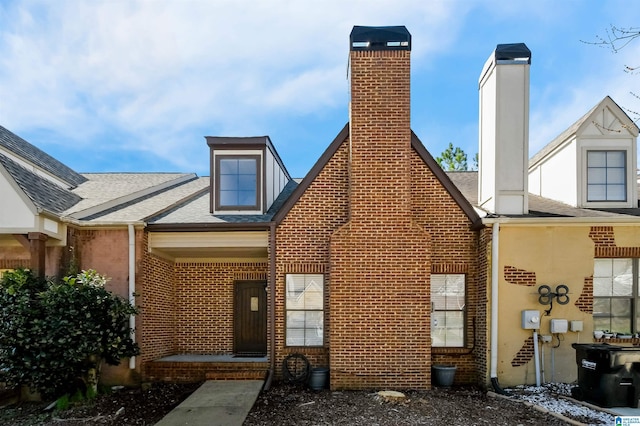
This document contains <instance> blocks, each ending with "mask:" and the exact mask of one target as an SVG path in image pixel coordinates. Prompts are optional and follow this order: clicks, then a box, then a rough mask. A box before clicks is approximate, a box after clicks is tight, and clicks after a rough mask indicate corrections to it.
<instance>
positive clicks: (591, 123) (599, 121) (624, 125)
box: [576, 96, 638, 137]
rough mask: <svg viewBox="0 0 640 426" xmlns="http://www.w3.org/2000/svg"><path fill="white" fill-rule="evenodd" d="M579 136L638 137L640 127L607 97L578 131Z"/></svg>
mask: <svg viewBox="0 0 640 426" xmlns="http://www.w3.org/2000/svg"><path fill="white" fill-rule="evenodd" d="M576 134H578V135H579V136H610V135H611V134H615V135H616V136H620V137H623V136H629V137H633V136H636V137H637V136H638V127H637V126H636V125H635V124H634V123H633V122H632V121H631V119H630V118H629V116H628V115H627V114H626V113H624V111H623V110H622V109H621V108H620V107H619V106H618V105H617V104H616V103H615V102H614V101H613V100H612V99H611V98H610V97H608V96H607V97H606V98H604V99H603V100H602V102H600V104H598V105H597V106H596V108H594V109H593V110H592V111H591V113H590V114H589V115H588V116H587V118H586V119H585V120H584V121H583V122H582V124H581V125H580V127H579V128H578V129H577V131H576Z"/></svg>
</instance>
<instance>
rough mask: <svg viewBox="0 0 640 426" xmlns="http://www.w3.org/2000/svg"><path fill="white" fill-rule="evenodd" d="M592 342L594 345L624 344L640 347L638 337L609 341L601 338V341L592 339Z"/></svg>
mask: <svg viewBox="0 0 640 426" xmlns="http://www.w3.org/2000/svg"><path fill="white" fill-rule="evenodd" d="M593 341H594V342H595V343H626V344H632V345H633V346H640V338H638V337H632V338H629V339H621V338H617V337H611V338H609V339H605V338H604V337H603V338H601V339H596V338H594V339H593Z"/></svg>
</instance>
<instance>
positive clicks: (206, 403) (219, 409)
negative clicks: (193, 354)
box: [156, 380, 264, 426]
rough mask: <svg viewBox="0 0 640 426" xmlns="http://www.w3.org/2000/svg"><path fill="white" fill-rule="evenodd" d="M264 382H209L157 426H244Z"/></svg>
mask: <svg viewBox="0 0 640 426" xmlns="http://www.w3.org/2000/svg"><path fill="white" fill-rule="evenodd" d="M263 384H264V382H263V381H262V380H209V381H206V382H204V383H203V384H202V386H200V387H199V388H198V389H197V390H196V391H195V392H194V393H192V394H191V395H190V396H189V397H188V398H187V399H185V400H184V401H183V402H182V404H180V405H178V406H177V407H176V408H174V409H173V411H171V412H170V413H169V414H167V416H166V417H165V418H163V419H162V420H160V421H159V422H158V423H156V426H178V425H190V426H199V425H203V426H241V425H242V423H243V422H244V420H245V418H246V417H247V414H249V411H250V410H251V407H253V404H254V403H255V402H256V398H258V394H260V391H261V390H262V385H263Z"/></svg>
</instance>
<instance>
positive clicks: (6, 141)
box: [0, 126, 87, 187]
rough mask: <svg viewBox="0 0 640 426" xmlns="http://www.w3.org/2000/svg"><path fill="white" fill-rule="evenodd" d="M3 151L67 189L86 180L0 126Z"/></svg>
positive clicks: (1, 149) (0, 140)
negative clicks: (61, 182) (62, 184)
mask: <svg viewBox="0 0 640 426" xmlns="http://www.w3.org/2000/svg"><path fill="white" fill-rule="evenodd" d="M3 151H4V152H5V153H7V154H9V153H11V154H13V155H15V156H17V157H19V158H21V159H22V160H24V161H26V162H28V163H30V164H32V165H33V166H34V167H35V168H36V169H40V170H42V171H43V172H44V173H45V174H49V175H51V176H55V177H56V178H57V179H60V180H62V181H64V182H66V183H67V184H68V186H69V187H75V186H77V185H79V184H81V183H82V182H84V181H86V180H87V179H86V178H85V177H84V176H82V175H81V174H79V173H77V172H75V171H74V170H72V169H71V168H69V167H67V166H66V165H64V164H62V163H61V162H60V161H58V160H56V159H55V158H53V157H52V156H50V155H49V154H47V153H46V152H44V151H42V150H40V149H38V148H36V147H35V146H34V145H32V144H30V143H29V142H27V141H25V140H24V139H22V138H21V137H20V136H18V135H16V134H14V133H12V132H10V131H9V130H7V129H5V128H4V127H2V126H0V153H2V152H3ZM7 156H10V155H7Z"/></svg>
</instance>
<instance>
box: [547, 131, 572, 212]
mask: <svg viewBox="0 0 640 426" xmlns="http://www.w3.org/2000/svg"><path fill="white" fill-rule="evenodd" d="M577 161H578V160H577V147H576V140H575V139H573V140H572V141H570V142H569V143H567V144H566V145H564V146H563V147H562V148H560V149H558V150H557V151H556V152H555V153H554V155H552V156H550V157H549V158H548V159H547V160H546V161H544V162H543V163H541V164H540V195H541V196H543V197H546V198H550V199H552V200H556V201H561V202H563V203H565V204H569V205H571V206H574V207H575V206H577V202H578V200H577V192H578V181H577V178H578V170H577Z"/></svg>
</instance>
